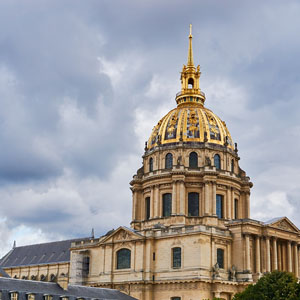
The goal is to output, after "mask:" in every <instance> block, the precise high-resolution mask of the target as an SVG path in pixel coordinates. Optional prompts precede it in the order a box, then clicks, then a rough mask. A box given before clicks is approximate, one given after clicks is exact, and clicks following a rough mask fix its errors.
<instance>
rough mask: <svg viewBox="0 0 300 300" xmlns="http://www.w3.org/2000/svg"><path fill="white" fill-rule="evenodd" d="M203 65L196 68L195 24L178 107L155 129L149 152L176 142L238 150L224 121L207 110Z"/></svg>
mask: <svg viewBox="0 0 300 300" xmlns="http://www.w3.org/2000/svg"><path fill="white" fill-rule="evenodd" d="M200 75H201V72H200V66H199V65H198V66H197V68H196V67H195V65H194V59H193V48H192V25H190V34H189V49H188V62H187V65H183V68H182V71H181V77H180V79H181V91H180V92H179V93H177V95H176V98H175V100H176V103H177V107H176V108H175V109H173V110H171V111H170V112H169V113H168V114H167V115H165V116H164V117H163V118H162V119H161V120H160V121H159V122H158V124H157V125H156V126H155V127H154V128H153V130H152V133H151V136H150V138H149V140H148V142H147V148H146V150H152V149H154V148H156V147H158V146H167V145H174V143H192V144H199V143H202V144H203V143H211V144H217V145H219V146H224V147H228V148H229V149H231V150H234V145H233V141H232V139H231V135H230V133H229V131H228V129H227V127H226V124H225V122H224V121H222V120H221V119H220V118H219V117H218V116H216V115H215V114H214V113H213V112H212V111H211V110H209V109H207V108H205V107H204V102H205V94H204V93H203V92H202V91H201V89H200V86H199V79H200Z"/></svg>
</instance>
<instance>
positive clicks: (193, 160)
mask: <svg viewBox="0 0 300 300" xmlns="http://www.w3.org/2000/svg"><path fill="white" fill-rule="evenodd" d="M189 167H190V168H193V169H195V168H198V154H197V153H196V152H191V153H190V156H189Z"/></svg>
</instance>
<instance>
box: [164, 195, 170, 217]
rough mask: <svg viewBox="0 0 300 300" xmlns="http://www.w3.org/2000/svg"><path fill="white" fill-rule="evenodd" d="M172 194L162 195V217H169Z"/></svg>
mask: <svg viewBox="0 0 300 300" xmlns="http://www.w3.org/2000/svg"><path fill="white" fill-rule="evenodd" d="M171 212H172V194H169V193H168V194H163V217H169V216H171Z"/></svg>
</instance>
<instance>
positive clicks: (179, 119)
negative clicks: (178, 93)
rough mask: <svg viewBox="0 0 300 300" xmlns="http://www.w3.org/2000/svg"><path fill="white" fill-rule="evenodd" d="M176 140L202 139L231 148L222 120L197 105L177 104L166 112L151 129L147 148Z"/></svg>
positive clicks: (201, 140) (193, 141)
mask: <svg viewBox="0 0 300 300" xmlns="http://www.w3.org/2000/svg"><path fill="white" fill-rule="evenodd" d="M180 142H183V143H187V142H188V143H193V144H194V143H204V142H206V143H212V144H217V145H222V146H224V145H225V146H227V147H229V148H231V149H232V150H234V146H233V142H232V139H231V136H230V133H229V131H228V129H227V127H226V124H225V122H224V121H222V120H221V119H220V118H219V117H218V116H216V115H215V114H214V113H213V112H212V111H211V110H209V109H207V108H205V107H203V106H202V105H200V104H192V103H187V104H185V105H182V104H181V105H179V106H178V107H177V108H175V109H173V110H171V111H170V112H169V113H168V114H166V115H165V116H164V117H163V118H162V119H161V120H160V121H159V122H158V124H157V125H156V126H155V127H154V128H153V131H152V134H151V136H150V138H149V140H148V143H147V148H148V150H151V149H153V148H154V147H156V146H159V145H172V144H174V143H180Z"/></svg>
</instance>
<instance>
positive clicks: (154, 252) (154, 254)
mask: <svg viewBox="0 0 300 300" xmlns="http://www.w3.org/2000/svg"><path fill="white" fill-rule="evenodd" d="M153 260H155V252H153Z"/></svg>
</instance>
